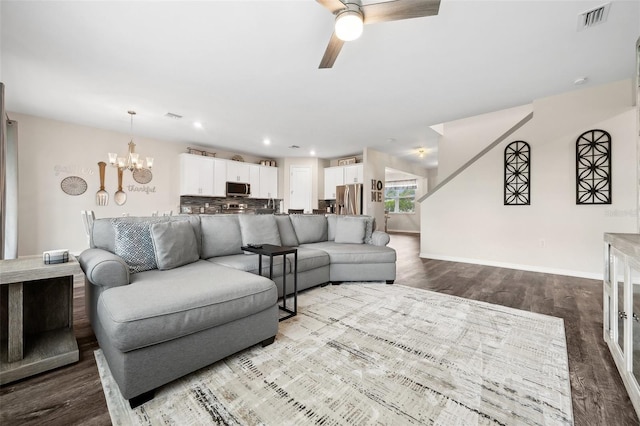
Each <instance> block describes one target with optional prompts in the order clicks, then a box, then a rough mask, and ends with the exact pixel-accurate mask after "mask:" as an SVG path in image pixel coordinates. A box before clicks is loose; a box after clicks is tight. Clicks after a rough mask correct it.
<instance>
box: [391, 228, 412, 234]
mask: <svg viewBox="0 0 640 426" xmlns="http://www.w3.org/2000/svg"><path fill="white" fill-rule="evenodd" d="M387 232H399V233H403V234H419V233H420V231H405V230H403V229H387Z"/></svg>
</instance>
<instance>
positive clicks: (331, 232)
mask: <svg viewBox="0 0 640 426" xmlns="http://www.w3.org/2000/svg"><path fill="white" fill-rule="evenodd" d="M337 220H338V216H336V215H335V214H328V215H327V240H328V241H334V240H335V239H336V221H337Z"/></svg>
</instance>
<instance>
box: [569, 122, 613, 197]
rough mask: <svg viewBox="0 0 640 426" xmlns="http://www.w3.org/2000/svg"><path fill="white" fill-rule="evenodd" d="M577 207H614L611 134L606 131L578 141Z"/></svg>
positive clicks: (581, 136) (585, 136)
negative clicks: (612, 201) (612, 196)
mask: <svg viewBox="0 0 640 426" xmlns="http://www.w3.org/2000/svg"><path fill="white" fill-rule="evenodd" d="M576 204H611V135H610V134H609V133H607V132H605V131H604V130H589V131H586V132H584V133H583V134H581V135H580V137H579V138H578V140H577V141H576Z"/></svg>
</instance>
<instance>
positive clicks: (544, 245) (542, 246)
mask: <svg viewBox="0 0 640 426" xmlns="http://www.w3.org/2000/svg"><path fill="white" fill-rule="evenodd" d="M539 243H540V247H541V248H545V247H546V245H547V242H546V241H545V239H544V238H540V241H539Z"/></svg>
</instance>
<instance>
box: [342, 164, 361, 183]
mask: <svg viewBox="0 0 640 426" xmlns="http://www.w3.org/2000/svg"><path fill="white" fill-rule="evenodd" d="M363 181H364V164H362V163H360V164H354V165H352V166H344V183H345V185H346V184H349V183H362V182H363Z"/></svg>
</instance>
